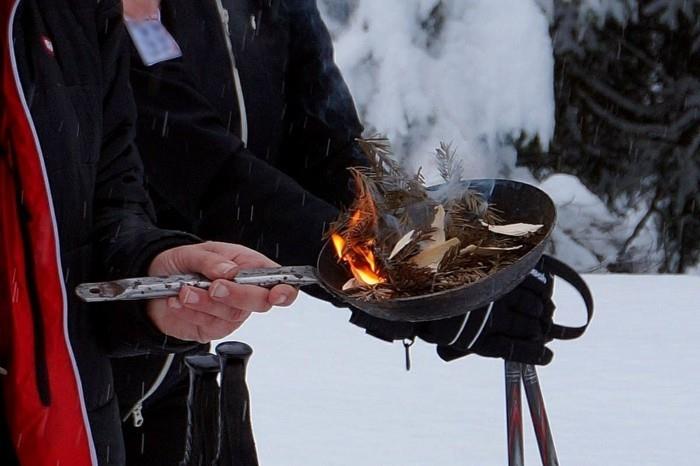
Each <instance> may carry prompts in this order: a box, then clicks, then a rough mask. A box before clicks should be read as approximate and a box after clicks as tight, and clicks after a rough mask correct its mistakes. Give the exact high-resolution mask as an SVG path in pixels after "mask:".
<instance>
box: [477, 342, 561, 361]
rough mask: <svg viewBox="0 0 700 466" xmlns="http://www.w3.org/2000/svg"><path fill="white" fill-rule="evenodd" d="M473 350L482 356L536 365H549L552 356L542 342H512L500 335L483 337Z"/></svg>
mask: <svg viewBox="0 0 700 466" xmlns="http://www.w3.org/2000/svg"><path fill="white" fill-rule="evenodd" d="M474 350H475V352H476V353H478V354H480V355H482V356H489V357H495V358H502V359H505V360H507V361H515V362H522V363H525V364H537V365H547V364H549V363H550V362H551V361H552V358H553V356H554V353H552V351H551V350H550V349H549V348H547V347H546V346H544V344H543V342H542V341H522V340H514V339H512V338H508V337H504V336H501V335H491V336H488V337H485V338H484V339H483V341H480V342H479V344H478V348H476V347H475V348H474Z"/></svg>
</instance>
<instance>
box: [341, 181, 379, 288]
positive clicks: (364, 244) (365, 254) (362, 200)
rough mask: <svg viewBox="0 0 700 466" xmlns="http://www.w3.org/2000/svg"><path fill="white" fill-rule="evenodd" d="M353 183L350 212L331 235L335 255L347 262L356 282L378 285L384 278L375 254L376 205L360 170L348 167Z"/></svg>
mask: <svg viewBox="0 0 700 466" xmlns="http://www.w3.org/2000/svg"><path fill="white" fill-rule="evenodd" d="M351 171H352V175H353V178H354V180H355V183H356V188H357V189H356V192H357V195H356V198H355V201H354V202H353V205H352V214H351V215H350V216H349V218H348V219H347V221H346V223H345V226H344V227H343V228H340V229H339V230H338V231H336V232H335V233H333V234H332V235H331V241H332V242H333V246H334V247H335V252H336V254H337V255H338V259H340V260H342V261H343V262H345V263H347V264H348V266H349V267H350V271H351V272H352V275H353V276H354V277H355V280H357V281H358V282H359V283H364V284H366V285H370V286H371V285H377V284H379V283H383V282H385V281H386V279H385V278H383V277H382V276H381V273H380V271H379V270H378V267H377V261H376V259H375V257H374V253H373V252H372V251H373V246H374V239H373V237H372V235H374V234H375V232H376V230H377V207H376V206H375V204H374V199H373V198H372V195H371V193H370V189H369V187H368V186H367V184H366V182H365V180H364V178H363V176H362V174H361V173H360V172H359V171H356V170H351Z"/></svg>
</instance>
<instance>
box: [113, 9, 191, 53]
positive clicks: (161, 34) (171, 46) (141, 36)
mask: <svg viewBox="0 0 700 466" xmlns="http://www.w3.org/2000/svg"><path fill="white" fill-rule="evenodd" d="M124 24H126V29H127V30H128V31H129V35H130V36H131V40H132V41H133V42H134V45H135V46H136V50H137V51H138V52H139V55H140V56H141V60H143V63H144V65H146V66H151V65H155V64H156V63H160V62H163V61H166V60H171V59H173V58H177V57H181V56H182V51H181V50H180V46H179V45H177V42H175V38H173V36H172V35H170V33H169V32H168V30H167V29H165V26H163V24H162V23H161V22H160V12H158V15H157V17H154V18H147V19H144V20H134V19H131V18H129V17H124Z"/></svg>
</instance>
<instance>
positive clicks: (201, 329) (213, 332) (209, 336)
mask: <svg viewBox="0 0 700 466" xmlns="http://www.w3.org/2000/svg"><path fill="white" fill-rule="evenodd" d="M171 299H175V300H177V298H171ZM177 306H180V307H179V308H178V307H177ZM171 310H172V314H173V315H171V316H169V319H170V323H171V328H173V329H177V330H175V331H176V332H178V333H179V334H180V335H179V336H178V335H174V334H173V336H177V337H178V338H180V339H185V340H194V341H198V342H199V343H209V342H210V341H211V340H215V339H219V338H223V337H225V336H227V335H230V334H231V333H233V332H234V331H235V330H237V329H238V328H239V327H240V326H241V325H243V323H244V322H245V320H246V319H247V318H248V317H249V316H250V313H249V312H245V311H241V312H240V313H239V314H238V319H237V320H225V319H219V318H217V317H214V316H212V315H210V314H207V313H205V312H200V311H196V310H194V309H188V308H187V306H183V305H182V304H180V303H178V305H176V306H171Z"/></svg>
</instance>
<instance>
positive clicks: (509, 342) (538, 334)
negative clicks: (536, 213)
mask: <svg viewBox="0 0 700 466" xmlns="http://www.w3.org/2000/svg"><path fill="white" fill-rule="evenodd" d="M553 286H554V280H553V277H552V276H551V275H550V274H548V273H545V272H543V271H542V261H540V262H539V263H538V265H537V266H536V267H535V269H534V270H533V271H532V272H530V274H529V275H528V276H527V277H526V278H525V279H524V280H523V281H522V282H521V283H520V284H519V285H518V286H517V287H516V288H515V289H514V290H513V291H511V292H510V293H508V294H506V295H505V296H503V297H502V298H500V299H499V300H497V301H495V302H493V303H492V304H491V305H489V306H486V307H483V308H480V309H476V310H473V311H471V312H469V313H467V314H465V315H463V316H457V317H452V318H449V319H442V320H435V321H430V322H420V323H409V322H390V321H386V320H382V319H377V318H374V317H371V316H368V315H367V314H365V313H363V312H361V311H357V310H355V311H354V312H353V315H352V317H351V319H350V322H352V323H354V324H355V325H358V326H360V327H362V328H364V329H366V331H367V333H368V334H370V335H372V336H375V337H377V338H381V339H383V340H386V341H394V340H399V339H405V338H408V339H410V338H413V337H415V336H418V337H420V338H421V339H423V340H425V341H427V342H429V343H436V344H437V352H438V355H439V356H440V357H441V358H442V359H444V360H446V361H451V360H453V359H456V358H459V357H462V356H465V355H467V354H471V353H475V354H478V355H480V356H487V357H496V358H503V359H507V360H511V361H517V362H523V363H527V364H539V365H544V364H549V362H550V361H551V360H552V356H553V353H552V351H551V350H549V349H548V348H546V347H545V344H546V343H548V342H549V341H551V340H552V338H551V337H550V336H549V331H550V329H551V327H552V317H553V313H554V303H553V302H552V299H551V298H552V290H553Z"/></svg>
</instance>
